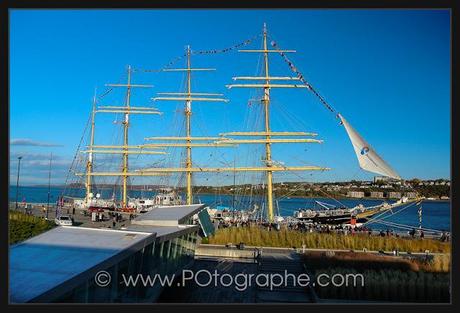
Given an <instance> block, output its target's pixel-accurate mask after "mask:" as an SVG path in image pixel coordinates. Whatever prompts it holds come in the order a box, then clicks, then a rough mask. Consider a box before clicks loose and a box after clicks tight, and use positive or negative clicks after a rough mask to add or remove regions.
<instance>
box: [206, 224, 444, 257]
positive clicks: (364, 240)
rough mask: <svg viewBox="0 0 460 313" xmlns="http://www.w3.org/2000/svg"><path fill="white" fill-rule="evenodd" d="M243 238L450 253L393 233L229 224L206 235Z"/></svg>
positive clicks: (271, 243) (435, 243) (258, 242)
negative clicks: (305, 230)
mask: <svg viewBox="0 0 460 313" xmlns="http://www.w3.org/2000/svg"><path fill="white" fill-rule="evenodd" d="M239 242H244V243H245V244H246V245H251V246H265V247H289V248H290V247H296V248H301V247H302V245H304V244H305V246H306V248H316V249H347V250H348V249H350V250H363V249H367V250H374V251H380V250H384V251H393V250H394V249H398V250H399V251H401V252H405V251H408V252H424V251H425V250H429V251H430V252H440V253H450V249H451V246H450V243H446V242H440V241H439V240H432V239H423V240H420V239H411V238H396V237H380V236H369V235H367V234H355V235H340V234H324V233H302V232H299V231H295V230H288V229H282V230H280V231H268V230H266V229H262V228H259V227H256V226H252V227H231V228H224V229H219V230H218V231H217V232H216V234H215V235H214V236H212V237H210V238H209V240H208V242H207V243H210V244H227V243H239Z"/></svg>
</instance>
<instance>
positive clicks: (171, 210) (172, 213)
mask: <svg viewBox="0 0 460 313" xmlns="http://www.w3.org/2000/svg"><path fill="white" fill-rule="evenodd" d="M204 207H205V204H191V205H174V206H162V207H157V208H153V209H152V210H150V211H149V212H147V213H144V214H142V215H140V216H139V217H137V218H135V219H134V220H132V221H131V224H132V225H150V226H177V225H179V224H184V223H185V220H186V219H187V218H189V217H191V216H193V215H194V214H196V213H198V212H199V211H200V210H202V209H203V208H204Z"/></svg>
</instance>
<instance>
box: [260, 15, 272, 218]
mask: <svg viewBox="0 0 460 313" xmlns="http://www.w3.org/2000/svg"><path fill="white" fill-rule="evenodd" d="M263 41H264V46H263V47H264V65H265V84H266V86H265V87H264V98H263V101H262V102H263V104H264V113H265V132H266V133H267V136H266V137H265V138H266V139H267V143H266V144H265V163H266V165H267V167H271V166H272V152H271V143H270V111H269V105H270V88H269V87H268V86H269V84H270V77H269V75H268V52H267V25H266V24H265V23H264V29H263ZM267 204H268V219H269V221H270V222H272V221H273V172H272V171H267Z"/></svg>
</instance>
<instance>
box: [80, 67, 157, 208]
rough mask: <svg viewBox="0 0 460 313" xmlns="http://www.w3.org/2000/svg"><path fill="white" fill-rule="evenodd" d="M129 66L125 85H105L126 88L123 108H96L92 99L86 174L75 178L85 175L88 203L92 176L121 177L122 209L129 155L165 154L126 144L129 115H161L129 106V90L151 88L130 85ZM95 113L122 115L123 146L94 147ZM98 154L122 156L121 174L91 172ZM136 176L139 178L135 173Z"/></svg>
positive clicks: (124, 201) (125, 197)
mask: <svg viewBox="0 0 460 313" xmlns="http://www.w3.org/2000/svg"><path fill="white" fill-rule="evenodd" d="M131 74H132V68H131V66H128V67H127V83H126V84H106V86H110V87H126V100H125V105H124V106H99V107H96V96H94V98H93V109H92V113H91V137H90V144H89V145H88V148H89V149H88V150H86V151H82V152H84V153H88V162H87V165H86V173H77V174H76V175H77V176H83V175H86V201H87V202H88V201H89V200H90V199H89V198H90V196H89V195H90V194H91V183H92V182H91V177H92V176H121V177H122V179H123V186H122V187H123V192H122V207H126V206H127V204H128V201H127V198H128V192H127V190H128V183H127V182H128V177H129V176H131V174H133V173H130V172H129V168H128V156H129V155H130V154H166V152H164V151H157V150H156V149H158V148H152V149H144V147H143V146H142V145H135V146H130V145H129V143H128V138H129V136H128V129H129V125H130V122H129V116H130V114H155V115H161V114H162V113H161V112H159V111H158V110H157V109H155V108H150V107H137V106H135V107H133V106H131V103H130V101H131V88H151V87H153V86H152V85H140V84H132V83H131ZM96 113H122V114H124V120H123V122H122V124H123V144H122V145H95V144H94V131H95V117H96ZM95 153H99V154H122V170H121V172H93V155H94V154H95ZM134 174H136V176H140V175H138V174H137V173H134ZM158 175H160V174H158V173H145V174H144V175H142V176H158Z"/></svg>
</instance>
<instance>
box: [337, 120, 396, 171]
mask: <svg viewBox="0 0 460 313" xmlns="http://www.w3.org/2000/svg"><path fill="white" fill-rule="evenodd" d="M338 117H339V118H340V121H341V122H342V123H341V124H343V126H344V127H345V130H346V131H347V134H348V137H350V141H351V143H352V145H353V149H354V150H355V154H356V157H357V158H358V162H359V166H360V167H361V168H362V169H363V170H365V171H368V172H372V173H377V174H380V175H384V176H387V177H390V178H394V179H401V177H400V176H399V175H398V173H396V171H394V170H393V169H392V168H391V167H390V165H388V164H387V163H386V162H385V161H384V160H383V159H382V158H381V157H380V156H379V155H378V154H377V152H376V151H375V150H374V149H372V147H371V146H370V145H369V144H368V143H367V142H366V140H364V138H363V137H361V136H360V135H359V134H358V132H357V131H356V130H355V129H354V128H353V127H352V126H351V125H350V124H349V123H348V122H347V121H346V120H345V119H344V118H343V116H342V115H340V114H338Z"/></svg>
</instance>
